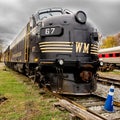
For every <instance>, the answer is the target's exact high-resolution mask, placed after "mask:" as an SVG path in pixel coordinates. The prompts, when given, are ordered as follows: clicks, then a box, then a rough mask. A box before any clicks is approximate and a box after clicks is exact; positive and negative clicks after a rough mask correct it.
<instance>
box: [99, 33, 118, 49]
mask: <svg viewBox="0 0 120 120" xmlns="http://www.w3.org/2000/svg"><path fill="white" fill-rule="evenodd" d="M115 46H120V33H118V34H115V35H109V36H107V37H105V38H103V39H102V44H101V45H100V48H110V47H115Z"/></svg>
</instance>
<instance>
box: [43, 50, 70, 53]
mask: <svg viewBox="0 0 120 120" xmlns="http://www.w3.org/2000/svg"><path fill="white" fill-rule="evenodd" d="M41 52H42V53H45V52H66V53H68V52H69V53H72V51H67V50H63V51H62V50H44V51H41Z"/></svg>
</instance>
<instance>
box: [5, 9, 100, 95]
mask: <svg viewBox="0 0 120 120" xmlns="http://www.w3.org/2000/svg"><path fill="white" fill-rule="evenodd" d="M97 50H98V32H97V29H96V28H94V27H93V25H92V24H91V23H89V21H88V20H87V16H86V14H85V13H84V12H83V11H78V12H77V13H72V12H70V11H69V10H63V9H60V8H51V9H45V10H41V11H38V12H36V13H35V14H33V15H32V17H31V18H30V21H29V22H28V23H27V25H26V27H25V28H24V29H23V30H22V32H21V33H20V34H19V35H18V36H17V37H16V39H15V40H14V41H13V43H12V44H11V45H10V46H8V48H7V49H6V51H5V52H4V61H5V64H6V65H7V66H9V67H10V68H13V69H14V70H16V71H19V72H22V73H24V74H26V75H27V76H34V80H35V81H36V82H38V83H39V85H40V86H41V85H44V86H46V87H48V88H49V89H51V91H53V92H57V93H61V94H75V95H82V94H91V93H92V92H94V91H95V90H96V79H97V75H96V71H97V69H98V67H99V59H98V56H97Z"/></svg>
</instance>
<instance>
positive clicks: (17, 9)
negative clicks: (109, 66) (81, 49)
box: [0, 0, 120, 46]
mask: <svg viewBox="0 0 120 120" xmlns="http://www.w3.org/2000/svg"><path fill="white" fill-rule="evenodd" d="M49 7H63V8H67V9H70V10H71V11H77V10H83V11H85V12H86V13H87V16H88V17H89V18H90V20H92V21H93V23H94V24H95V25H96V26H97V27H98V29H99V30H100V31H101V33H102V36H107V35H113V34H116V33H118V32H120V0H0V43H1V42H2V43H3V44H4V45H6V46H7V45H8V44H10V42H11V41H13V40H14V38H15V37H16V35H17V34H18V33H19V32H20V31H21V30H22V28H23V27H24V26H25V25H26V23H27V22H28V20H29V17H30V16H31V15H32V14H33V13H35V11H37V10H40V9H44V8H49Z"/></svg>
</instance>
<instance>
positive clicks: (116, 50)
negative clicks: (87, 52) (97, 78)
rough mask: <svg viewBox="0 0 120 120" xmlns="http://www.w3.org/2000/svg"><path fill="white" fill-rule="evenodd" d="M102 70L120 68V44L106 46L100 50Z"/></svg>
mask: <svg viewBox="0 0 120 120" xmlns="http://www.w3.org/2000/svg"><path fill="white" fill-rule="evenodd" d="M98 55H99V61H100V71H102V72H103V71H113V70H114V69H115V68H120V46H116V47H112V48H104V49H100V50H99V51H98Z"/></svg>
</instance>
